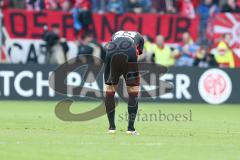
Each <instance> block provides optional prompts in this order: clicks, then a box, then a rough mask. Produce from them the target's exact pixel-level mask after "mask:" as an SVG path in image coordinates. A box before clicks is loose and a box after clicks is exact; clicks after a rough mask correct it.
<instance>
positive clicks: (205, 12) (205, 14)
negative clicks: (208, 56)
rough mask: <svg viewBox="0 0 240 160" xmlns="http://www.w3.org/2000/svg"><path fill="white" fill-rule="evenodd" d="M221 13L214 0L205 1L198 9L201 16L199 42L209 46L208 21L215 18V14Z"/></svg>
mask: <svg viewBox="0 0 240 160" xmlns="http://www.w3.org/2000/svg"><path fill="white" fill-rule="evenodd" d="M219 11H220V9H219V8H218V6H217V5H215V4H214V3H213V0H204V1H203V2H202V3H201V4H200V6H199V7H198V9H197V12H198V13H199V15H200V27H199V29H200V30H199V35H200V39H199V41H200V43H201V44H204V45H208V44H209V41H208V39H207V38H206V28H207V25H208V21H209V18H210V17H211V16H213V15H214V14H215V13H218V12H219Z"/></svg>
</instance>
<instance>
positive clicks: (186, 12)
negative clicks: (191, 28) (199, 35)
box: [180, 0, 196, 18]
mask: <svg viewBox="0 0 240 160" xmlns="http://www.w3.org/2000/svg"><path fill="white" fill-rule="evenodd" d="M180 9H181V15H183V16H185V17H188V18H195V17H196V15H195V10H194V6H193V3H192V2H191V0H182V1H181V7H180Z"/></svg>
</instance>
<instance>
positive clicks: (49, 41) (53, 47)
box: [43, 26, 68, 64]
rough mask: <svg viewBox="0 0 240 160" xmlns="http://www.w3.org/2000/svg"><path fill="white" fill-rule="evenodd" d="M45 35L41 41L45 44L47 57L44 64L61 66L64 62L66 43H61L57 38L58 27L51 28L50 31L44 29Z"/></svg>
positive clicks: (66, 49)
mask: <svg viewBox="0 0 240 160" xmlns="http://www.w3.org/2000/svg"><path fill="white" fill-rule="evenodd" d="M44 30H45V34H44V36H43V40H44V41H45V42H46V46H47V55H46V63H48V64H63V63H65V62H66V60H67V58H66V53H67V51H68V45H67V43H66V41H65V42H64V41H61V40H60V37H59V33H60V30H59V26H53V28H52V30H48V28H47V27H46V26H45V27H44Z"/></svg>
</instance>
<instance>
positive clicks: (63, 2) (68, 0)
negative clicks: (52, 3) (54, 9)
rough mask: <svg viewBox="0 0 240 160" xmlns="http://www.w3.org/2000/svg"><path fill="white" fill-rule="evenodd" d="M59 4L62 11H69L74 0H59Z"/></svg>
mask: <svg viewBox="0 0 240 160" xmlns="http://www.w3.org/2000/svg"><path fill="white" fill-rule="evenodd" d="M59 5H60V7H61V10H62V11H64V12H69V11H70V10H71V9H72V6H73V5H74V1H73V0H59Z"/></svg>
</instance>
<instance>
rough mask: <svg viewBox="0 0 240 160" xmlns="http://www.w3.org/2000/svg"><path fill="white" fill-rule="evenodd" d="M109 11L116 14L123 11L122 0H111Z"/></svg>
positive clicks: (108, 5)
mask: <svg viewBox="0 0 240 160" xmlns="http://www.w3.org/2000/svg"><path fill="white" fill-rule="evenodd" d="M107 11H108V12H111V13H115V14H122V13H123V11H124V10H123V3H122V1H121V0H109V2H108V4H107Z"/></svg>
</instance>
